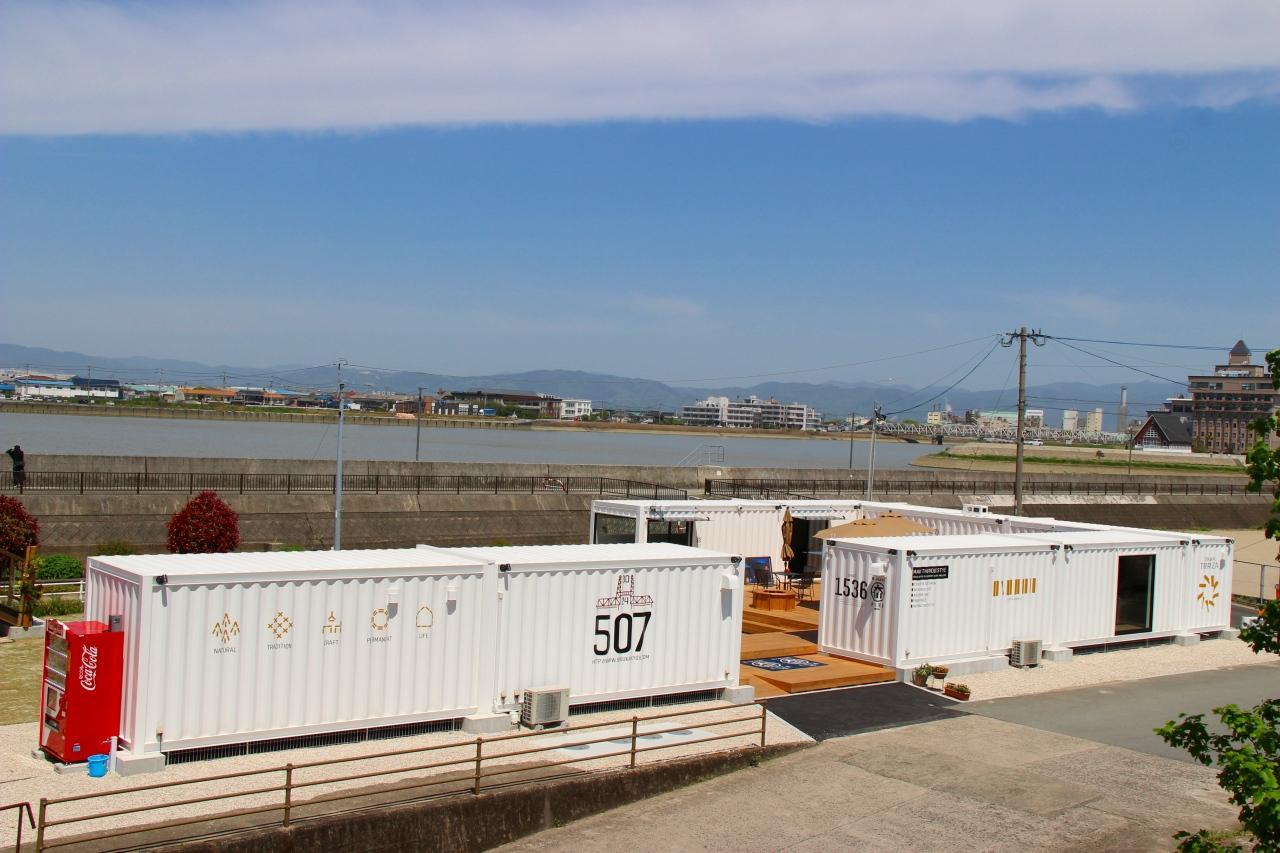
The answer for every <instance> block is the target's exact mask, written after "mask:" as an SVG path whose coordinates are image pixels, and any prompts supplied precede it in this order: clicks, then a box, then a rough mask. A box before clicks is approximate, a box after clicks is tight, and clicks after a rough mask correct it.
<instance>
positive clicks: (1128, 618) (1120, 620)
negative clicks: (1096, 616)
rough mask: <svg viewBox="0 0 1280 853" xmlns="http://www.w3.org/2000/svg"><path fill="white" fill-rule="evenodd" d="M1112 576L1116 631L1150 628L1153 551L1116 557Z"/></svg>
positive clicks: (1147, 629) (1154, 576) (1153, 582)
mask: <svg viewBox="0 0 1280 853" xmlns="http://www.w3.org/2000/svg"><path fill="white" fill-rule="evenodd" d="M1116 574H1117V578H1116V634H1117V636H1118V635H1121V634H1141V633H1145V632H1147V631H1150V630H1151V601H1152V593H1153V592H1154V589H1155V580H1156V556H1155V554H1132V555H1126V556H1123V557H1121V558H1120V560H1119V568H1118V570H1117V573H1116Z"/></svg>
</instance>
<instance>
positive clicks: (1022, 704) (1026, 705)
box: [801, 663, 1280, 761]
mask: <svg viewBox="0 0 1280 853" xmlns="http://www.w3.org/2000/svg"><path fill="white" fill-rule="evenodd" d="M1276 698H1280V663H1266V664H1256V665H1252V666H1238V667H1232V668H1230V669H1215V670H1208V671H1205V672H1189V673H1185V674H1183V675H1166V676H1161V677H1158V678H1144V679H1141V680H1139V681H1123V682H1112V683H1109V684H1099V685H1096V686H1093V687H1083V688H1079V689H1077V690H1058V691H1055V692H1052V693H1038V694H1035V695H1032V696H1018V697H1012V698H1008V699H991V700H988V701H984V702H968V703H965V704H964V706H963V709H964V710H965V711H967V712H969V713H971V714H979V715H981V716H984V717H991V718H993V719H997V720H1004V721H1006V722H1010V723H1018V724H1020V725H1024V726H1030V727H1031V728H1036V729H1041V730H1043V731H1050V732H1056V733H1058V734H1064V735H1070V736H1072V737H1078V738H1083V739H1085V740H1091V741H1094V742H1096V743H1105V744H1110V745H1112V746H1121V747H1125V748H1126V749H1133V750H1137V751H1139V752H1145V753H1148V754H1150V755H1158V756H1162V757H1164V758H1174V759H1177V760H1179V761H1192V759H1191V757H1190V756H1188V755H1187V754H1186V753H1185V752H1183V751H1182V750H1178V749H1173V748H1172V747H1169V746H1167V745H1166V744H1165V742H1164V741H1162V740H1161V739H1160V738H1159V737H1158V736H1157V735H1156V734H1155V732H1154V731H1153V729H1155V728H1156V727H1157V726H1161V725H1164V724H1165V723H1166V722H1168V721H1169V720H1173V719H1177V717H1178V714H1179V713H1187V714H1209V715H1210V718H1212V715H1211V712H1212V710H1213V709H1214V708H1218V707H1221V706H1223V705H1226V704H1230V703H1234V704H1236V705H1240V706H1241V707H1244V706H1252V705H1257V704H1258V703H1259V702H1262V701H1263V700H1265V699H1276ZM801 728H803V727H801Z"/></svg>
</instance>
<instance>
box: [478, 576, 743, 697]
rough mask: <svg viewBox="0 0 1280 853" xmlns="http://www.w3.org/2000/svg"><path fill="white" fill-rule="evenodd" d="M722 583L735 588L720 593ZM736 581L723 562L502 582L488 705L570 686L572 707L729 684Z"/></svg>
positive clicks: (736, 639)
mask: <svg viewBox="0 0 1280 853" xmlns="http://www.w3.org/2000/svg"><path fill="white" fill-rule="evenodd" d="M725 575H732V576H733V577H734V578H736V579H737V581H736V583H735V584H733V586H734V587H735V588H733V589H727V590H726V589H722V586H723V583H722V577H723V576H725ZM741 579H742V568H741V564H737V565H735V564H733V563H731V562H730V561H729V560H728V558H725V560H724V562H723V563H710V564H703V565H690V566H679V567H650V568H640V569H621V570H619V569H596V568H563V569H555V570H545V569H523V570H522V569H520V568H519V567H516V568H514V569H512V570H511V571H510V572H506V573H504V574H503V575H502V577H501V578H500V579H499V589H500V590H501V593H502V601H501V605H500V614H501V615H500V617H499V626H500V627H499V646H498V676H497V684H496V688H495V691H494V692H495V700H496V702H497V704H498V705H499V706H501V707H514V706H515V705H516V703H517V701H518V694H520V693H521V692H523V691H525V690H529V689H533V688H539V687H569V688H570V696H571V700H572V701H574V702H580V701H600V700H604V699H611V698H622V697H625V696H629V695H656V694H659V693H673V692H680V691H683V690H694V689H702V688H712V687H724V686H731V685H733V684H736V683H737V679H738V651H739V649H740V647H741V642H742V639H741V630H742V580H741ZM645 614H648V615H647V616H646V615H645ZM597 631H600V632H602V633H601V634H597V633H596V632H597ZM642 635H643V642H642V641H641V637H642Z"/></svg>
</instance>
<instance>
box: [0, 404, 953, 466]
mask: <svg viewBox="0 0 1280 853" xmlns="http://www.w3.org/2000/svg"><path fill="white" fill-rule="evenodd" d="M414 432H415V430H414V429H412V428H411V427H389V426H357V425H353V424H348V425H346V426H344V427H343V432H342V438H343V451H344V454H345V456H346V458H347V459H377V460H411V459H413V451H414ZM337 433H338V428H337V425H336V424H327V425H326V424H295V423H240V422H237V421H214V420H209V421H201V420H166V419H160V418H140V417H92V416H84V415H76V416H70V415H26V414H12V413H7V412H6V413H3V414H0V446H3V447H6V448H7V447H12V446H13V445H14V444H21V445H22V449H23V450H24V451H26V452H27V453H29V454H40V453H87V454H103V455H119V456H191V457H201V456H216V457H228V458H234V457H247V458H251V459H332V458H333V457H334V453H335V451H336V449H337ZM704 445H720V446H723V447H724V449H725V451H724V464H725V465H732V466H738V467H769V468H846V467H848V464H849V442H847V441H833V440H830V439H817V438H815V439H783V438H737V437H721V436H716V437H714V438H707V437H703V436H692V435H669V434H657V433H638V432H629V433H619V432H587V431H582V432H577V431H572V432H568V431H566V432H560V431H554V432H553V431H541V430H496V429H440V428H425V427H424V428H423V430H422V459H423V460H428V461H430V460H436V461H444V462H538V463H562V464H575V463H581V464H613V465H676V464H679V463H680V462H681V461H682V460H685V459H686V457H688V456H689V454H691V453H696V451H697V450H698V448H699V447H702V446H704ZM867 448H868V442H866V441H858V442H856V443H855V444H854V448H853V454H854V455H853V460H854V465H855V466H856V467H858V468H865V467H866V464H867ZM936 449H937V448H935V447H933V446H932V445H928V444H904V443H901V442H896V441H881V442H877V444H876V467H877V468H884V469H898V470H900V469H903V468H907V467H909V466H910V463H911V460H913V459H915V458H916V457H917V456H920V455H922V454H925V453H930V452H932V451H934V450H936ZM5 461H7V460H5Z"/></svg>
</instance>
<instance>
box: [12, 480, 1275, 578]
mask: <svg viewBox="0 0 1280 853" xmlns="http://www.w3.org/2000/svg"><path fill="white" fill-rule="evenodd" d="M28 460H29V461H28V470H29V471H59V470H60V471H120V472H148V473H159V472H164V473H172V472H181V473H187V472H200V473H204V472H214V473H246V474H249V473H286V472H288V473H295V474H308V473H310V474H330V475H331V474H332V473H333V470H334V464H333V462H331V461H327V462H319V461H305V460H289V459H207V458H206V459H190V458H178V457H173V458H169V457H110V456H61V455H31V456H29V457H28ZM344 470H345V471H346V472H347V473H350V474H367V473H382V474H424V475H428V474H445V475H456V474H468V475H490V476H492V475H499V476H512V477H530V476H534V477H542V476H548V475H551V476H559V477H563V476H585V477H611V478H617V479H626V480H636V481H642V482H649V483H660V484H663V485H670V486H675V487H678V488H684V489H687V490H689V492H690V494H691V495H697V494H700V493H701V491H702V486H703V483H704V479H705V478H708V477H710V478H731V477H744V478H784V477H785V478H790V479H793V480H794V479H801V478H808V479H816V480H831V479H837V478H840V477H847V476H850V473H851V472H849V471H848V470H847V469H820V470H815V471H793V470H782V469H757V468H749V469H744V468H724V467H720V468H672V467H658V466H652V467H651V466H635V465H625V466H623V465H546V464H520V463H509V464H478V463H457V462H420V463H414V462H368V461H353V462H350V463H348V464H347V465H346V466H345V469H344ZM852 476H853V478H855V479H856V478H859V477H861V476H862V472H860V471H856V470H855V471H853V472H852ZM1108 477H1115V480H1116V481H1117V482H1127V483H1133V482H1135V481H1136V480H1138V479H1139V478H1133V479H1129V478H1125V477H1123V476H1121V475H1094V474H1088V475H1080V476H1079V480H1080V481H1084V482H1107V481H1108V480H1107V478H1108ZM975 479H976V480H977V481H978V482H979V483H991V482H1004V481H1007V480H1008V479H1009V477H1008V476H1006V475H1000V474H983V475H978V476H976V477H975V475H973V474H967V473H964V472H944V471H892V472H883V474H882V478H879V479H878V482H880V483H881V484H884V485H888V484H889V483H891V482H911V483H928V482H939V483H946V482H971V481H974V480H975ZM1045 479H1047V480H1052V481H1054V482H1062V481H1063V480H1064V479H1068V478H1065V477H1063V476H1062V475H1057V476H1055V477H1047V478H1045ZM1171 480H1172V481H1173V482H1191V483H1197V482H1200V481H1201V480H1204V481H1206V482H1208V483H1210V484H1215V483H1222V478H1189V477H1188V478H1160V482H1162V483H1167V482H1170V481H1171ZM189 497H190V496H189V495H187V494H185V493H182V492H156V493H150V494H148V493H143V494H130V493H127V492H124V493H102V492H97V493H87V494H83V495H81V494H75V493H67V492H27V493H25V494H23V495H21V496H20V500H21V501H22V502H23V503H24V504H25V505H26V506H27V508H28V509H29V510H30V511H31V512H32V513H33V514H34V515H35V516H36V517H37V518H39V519H40V523H41V528H42V537H41V539H42V547H43V548H44V549H45V550H46V551H56V552H61V553H70V554H74V555H77V556H86V555H89V554H93V553H98V552H99V548H100V546H101V545H102V544H103V543H106V542H112V541H121V540H122V541H126V542H129V543H132V544H133V545H134V546H136V547H137V548H138V549H140V550H142V551H144V552H146V551H150V552H157V551H163V550H164V548H165V542H166V531H165V522H166V521H167V520H168V519H169V517H170V516H171V515H172V514H173V513H174V512H176V511H177V510H178V509H179V508H180V507H181V506H182V505H183V504H184V503H185V502H186V501H187V500H188V499H189ZM222 497H223V498H224V499H225V500H226V501H227V502H228V503H229V504H230V505H231V507H232V508H233V509H234V510H235V511H236V512H237V513H238V514H239V515H240V530H241V538H242V541H243V544H242V547H243V548H244V549H246V550H265V549H269V548H273V547H280V546H284V545H289V546H300V547H304V548H328V547H331V545H332V541H333V495H332V494H329V493H325V492H312V493H304V494H282V493H265V492H264V493H253V494H243V495H242V494H236V493H233V492H224V493H222ZM596 497H598V496H597V495H593V494H584V493H570V494H565V493H563V492H555V491H547V492H541V491H540V492H538V493H536V494H514V493H502V494H496V495H495V494H477V493H471V494H468V493H463V494H450V493H440V492H436V493H430V492H424V493H422V494H414V493H403V492H401V493H383V494H371V493H368V492H348V493H347V494H346V496H345V497H344V501H343V545H344V547H348V548H374V547H383V548H387V547H408V546H412V545H415V544H418V543H421V542H429V543H432V544H438V545H446V546H447V545H489V544H494V543H500V542H505V543H509V544H513V545H514V544H571V543H578V542H585V541H586V540H587V537H588V531H587V526H588V523H589V511H590V506H591V501H592V500H593V499H594V498H596ZM876 499H877V500H902V501H908V502H911V503H917V504H922V505H928V506H940V507H951V508H959V507H960V505H961V502H962V501H963V500H964V496H962V495H952V494H937V495H928V494H923V495H922V494H919V493H918V492H917V493H914V494H910V495H908V494H895V493H893V492H888V491H884V490H883V489H877V491H876ZM1011 500H1012V499H1011V497H1010V496H1008V495H1003V496H995V497H993V498H992V499H991V501H990V502H991V503H992V508H993V509H995V510H996V511H1010V509H1011ZM1006 504H1008V506H1006ZM1268 507H1269V501H1267V499H1266V498H1263V497H1261V496H1253V495H1250V496H1243V495H1238V496H1232V497H1214V496H1212V495H1210V496H1204V497H1201V496H1196V495H1193V496H1176V495H1174V496H1171V495H1159V496H1150V495H1146V496H1141V497H1135V496H1132V495H1130V496H1127V497H1124V498H1121V497H1118V496H1083V495H1079V496H1073V497H1072V496H1062V497H1057V496H1055V497H1045V496H1038V495H1035V494H1033V493H1032V494H1028V496H1027V505H1026V509H1025V511H1026V513H1027V514H1028V515H1036V516H1052V517H1055V518H1062V519H1067V520H1074V521H1089V522H1097V523H1104V524H1122V525H1130V526H1136V527H1159V528H1174V529H1196V528H1234V529H1242V528H1251V527H1258V526H1259V525H1261V524H1262V523H1263V522H1264V521H1265V520H1266V518H1267V514H1268Z"/></svg>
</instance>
